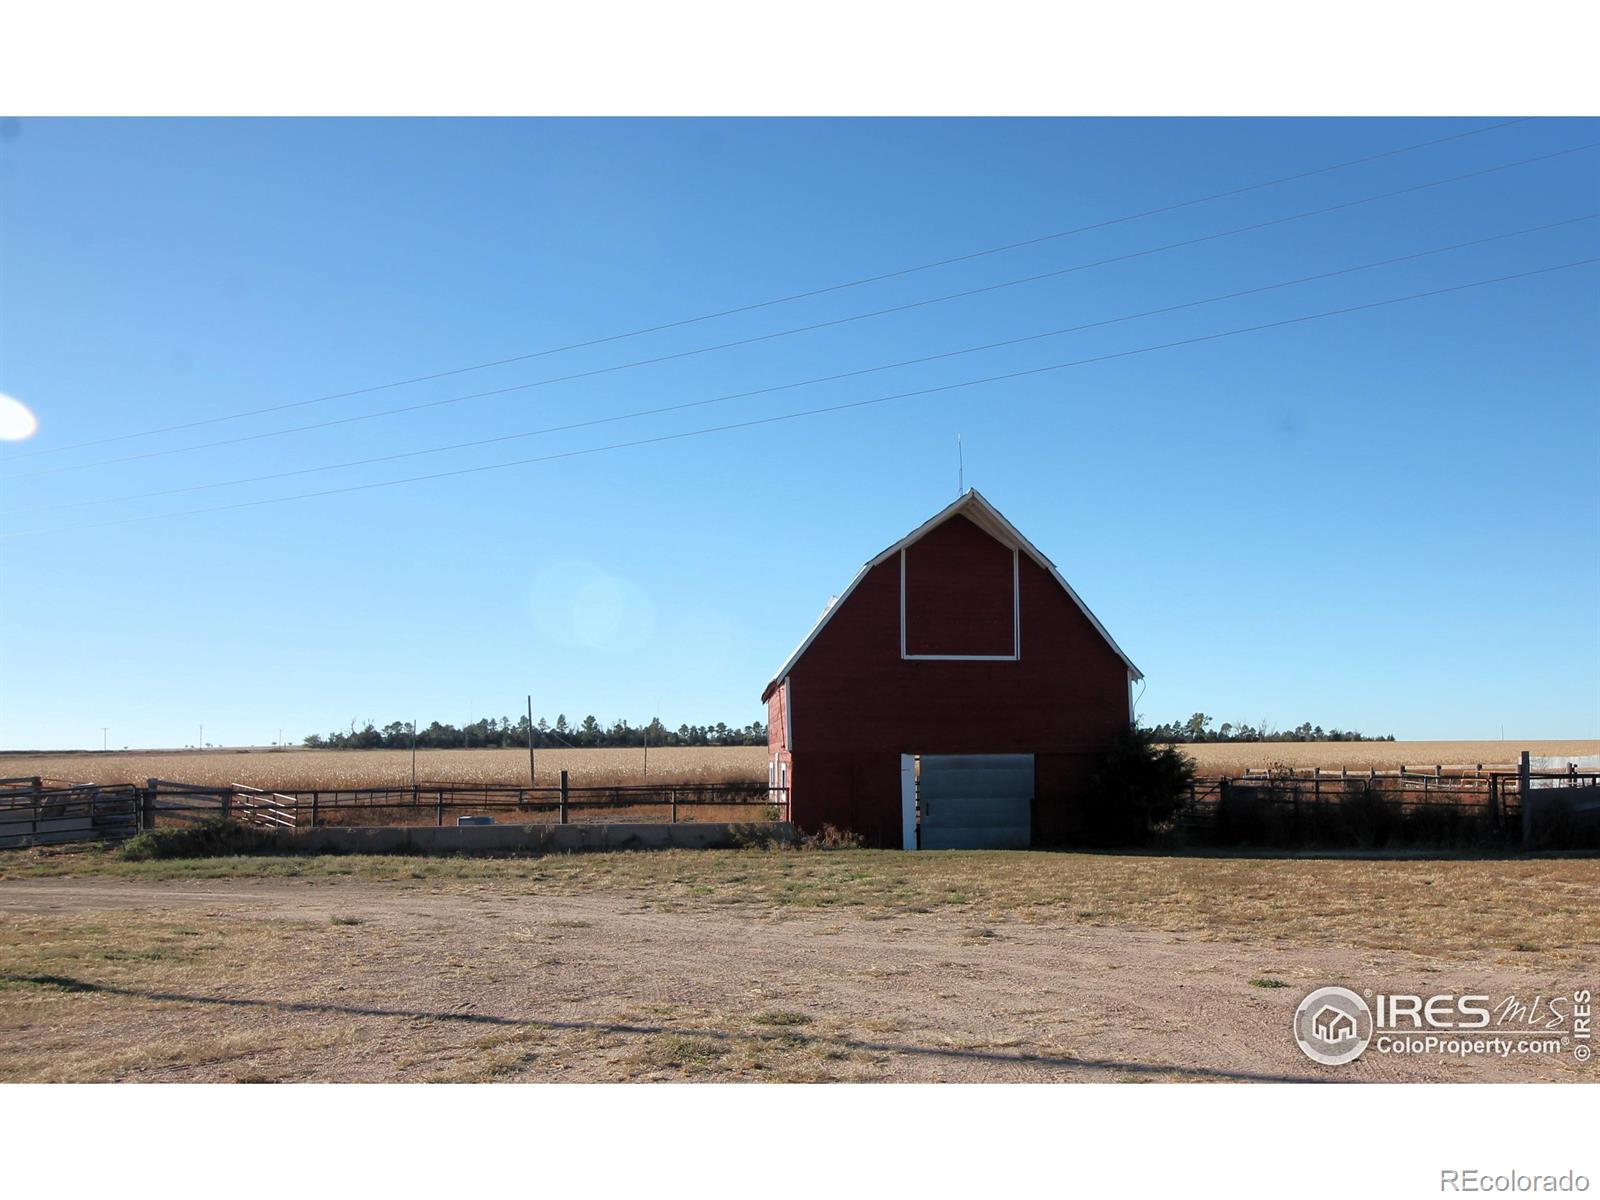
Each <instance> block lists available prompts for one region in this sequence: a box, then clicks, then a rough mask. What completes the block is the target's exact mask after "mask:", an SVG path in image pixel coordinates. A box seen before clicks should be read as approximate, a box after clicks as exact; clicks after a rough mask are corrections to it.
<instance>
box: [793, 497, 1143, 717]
mask: <svg viewBox="0 0 1600 1200" xmlns="http://www.w3.org/2000/svg"><path fill="white" fill-rule="evenodd" d="M957 516H960V517H965V518H966V519H967V520H969V521H971V522H972V523H973V524H974V525H976V526H977V527H978V528H979V529H981V530H983V531H984V532H985V533H987V534H988V535H989V536H990V537H992V538H994V539H995V541H997V542H999V543H1000V544H1001V545H1003V546H1005V547H1006V548H1007V549H1010V550H1019V551H1021V552H1022V553H1023V554H1026V555H1027V556H1028V557H1029V558H1031V559H1032V560H1033V561H1034V562H1036V563H1038V564H1039V566H1041V567H1043V568H1044V569H1045V570H1046V571H1048V572H1049V573H1050V577H1051V578H1052V579H1054V580H1055V581H1056V582H1057V583H1059V584H1060V585H1061V588H1062V590H1063V591H1064V592H1066V593H1067V595H1068V596H1070V597H1072V602H1073V603H1074V604H1076V605H1077V606H1078V609H1079V611H1080V612H1082V613H1083V615H1084V616H1085V617H1087V618H1089V624H1091V625H1093V626H1094V628H1095V632H1096V633H1098V634H1099V635H1100V636H1101V637H1102V638H1104V639H1105V641H1106V645H1108V646H1110V647H1111V649H1112V650H1113V651H1114V652H1115V653H1116V655H1117V657H1118V658H1120V659H1121V660H1122V661H1123V662H1124V663H1125V664H1126V665H1127V668H1128V674H1129V676H1130V677H1131V678H1133V679H1143V678H1144V672H1143V671H1141V670H1139V668H1138V667H1136V666H1134V665H1133V660H1132V659H1130V658H1129V657H1128V656H1127V655H1126V654H1124V653H1123V652H1122V647H1121V646H1119V645H1117V642H1116V639H1115V638H1113V637H1112V636H1111V635H1110V634H1109V633H1107V632H1106V627H1105V626H1104V625H1102V624H1100V618H1098V617H1097V616H1095V615H1094V613H1092V612H1090V611H1089V606H1088V605H1087V604H1085V603H1084V602H1083V598H1082V597H1081V596H1079V595H1078V593H1077V592H1075V591H1073V590H1072V585H1071V584H1070V583H1068V582H1067V581H1066V579H1065V578H1063V577H1062V574H1061V572H1060V571H1058V570H1057V569H1056V565H1055V563H1053V562H1051V561H1050V560H1049V559H1048V558H1046V557H1045V556H1044V554H1043V553H1041V552H1040V550H1039V548H1038V547H1037V546H1035V545H1034V544H1033V543H1032V542H1030V541H1029V540H1028V539H1027V538H1025V537H1023V536H1022V533H1021V531H1020V530H1018V529H1017V527H1016V526H1015V525H1013V524H1012V523H1011V522H1010V521H1008V520H1006V518H1005V516H1004V514H1002V513H1001V512H1000V510H999V509H998V508H996V507H995V506H994V505H992V504H990V503H989V501H988V500H986V499H984V497H983V495H982V494H981V493H980V492H979V491H978V489H977V488H968V489H967V490H966V491H965V492H963V493H962V494H961V496H960V498H958V499H957V500H956V502H955V503H954V504H951V505H949V506H947V507H946V508H944V509H942V510H940V511H939V512H937V513H935V514H934V515H933V516H931V517H929V518H928V519H927V520H926V521H924V522H923V523H922V524H921V525H918V526H917V527H916V528H915V529H913V530H912V531H911V532H910V533H908V534H906V536H905V537H903V538H901V539H900V540H899V541H898V542H896V543H895V544H894V545H892V546H890V547H889V548H888V549H886V550H885V551H883V553H882V554H879V555H877V556H876V557H874V558H872V559H871V560H870V561H868V562H867V563H866V564H865V565H863V566H862V568H861V569H860V570H859V571H857V572H856V573H855V575H854V577H852V578H851V580H850V585H849V586H848V587H846V588H845V589H844V591H843V592H841V593H840V594H839V595H838V596H836V597H835V598H834V599H832V600H830V601H829V602H828V606H827V607H826V608H824V609H823V610H822V615H821V616H819V617H818V618H817V623H816V624H815V625H813V626H812V627H811V632H810V633H808V634H806V637H805V640H804V641H802V642H801V643H800V644H799V645H798V646H796V647H795V650H794V653H793V654H791V655H789V657H788V658H787V659H786V660H785V661H784V664H783V666H781V667H779V668H778V670H777V672H776V673H775V674H774V675H773V676H772V678H771V680H769V681H768V683H767V686H766V687H765V688H764V689H762V692H761V698H762V699H763V700H765V699H766V698H767V697H768V696H770V695H771V694H772V689H773V688H775V687H776V686H777V685H778V684H779V683H781V682H783V678H784V676H785V675H787V674H788V673H789V672H790V671H791V670H793V668H794V665H795V663H797V662H799V661H800V657H801V655H803V654H804V653H805V652H806V650H807V649H808V648H809V647H810V645H811V643H812V642H814V641H816V640H817V635H818V634H819V633H821V632H822V629H823V626H825V625H827V623H828V621H829V619H830V618H831V617H832V616H833V614H834V613H836V612H838V611H839V606H840V605H842V604H843V603H844V602H845V601H846V600H848V599H849V598H850V593H851V592H853V591H855V590H856V586H857V585H858V584H859V583H860V582H861V581H862V580H863V579H865V578H866V577H867V573H868V572H869V571H871V570H872V569H873V568H874V567H876V566H878V565H879V564H880V563H883V562H886V561H888V560H889V559H891V558H893V557H894V556H895V555H897V554H899V553H900V551H902V550H904V549H905V548H906V547H907V546H909V545H911V544H912V543H913V542H917V541H920V540H921V539H922V538H923V537H925V536H927V535H928V534H929V533H931V532H932V531H933V530H935V529H937V528H938V527H939V526H940V525H943V524H944V523H945V522H946V521H948V520H950V518H951V517H957Z"/></svg>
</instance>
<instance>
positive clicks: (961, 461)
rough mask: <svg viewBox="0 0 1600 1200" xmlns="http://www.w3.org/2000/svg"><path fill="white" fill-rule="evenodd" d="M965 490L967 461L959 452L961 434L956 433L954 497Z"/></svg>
mask: <svg viewBox="0 0 1600 1200" xmlns="http://www.w3.org/2000/svg"><path fill="white" fill-rule="evenodd" d="M966 490H967V462H966V459H965V458H963V457H962V454H961V435H960V434H959V433H958V434H956V499H958V500H959V499H960V498H961V496H962V494H963V493H964V492H965V491H966Z"/></svg>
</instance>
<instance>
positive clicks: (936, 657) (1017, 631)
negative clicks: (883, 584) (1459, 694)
mask: <svg viewBox="0 0 1600 1200" xmlns="http://www.w3.org/2000/svg"><path fill="white" fill-rule="evenodd" d="M909 549H910V547H909V546H905V547H902V548H901V550H900V657H901V659H902V660H904V661H906V662H1018V661H1020V660H1021V658H1022V566H1021V558H1020V554H1019V551H1018V548H1017V547H1012V549H1011V653H1010V654H910V653H908V652H907V650H906V551H907V550H909Z"/></svg>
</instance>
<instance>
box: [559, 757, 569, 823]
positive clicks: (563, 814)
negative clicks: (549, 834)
mask: <svg viewBox="0 0 1600 1200" xmlns="http://www.w3.org/2000/svg"><path fill="white" fill-rule="evenodd" d="M567 791H568V785H567V772H566V770H565V769H563V770H562V772H561V823H562V824H563V825H565V824H566V823H567Z"/></svg>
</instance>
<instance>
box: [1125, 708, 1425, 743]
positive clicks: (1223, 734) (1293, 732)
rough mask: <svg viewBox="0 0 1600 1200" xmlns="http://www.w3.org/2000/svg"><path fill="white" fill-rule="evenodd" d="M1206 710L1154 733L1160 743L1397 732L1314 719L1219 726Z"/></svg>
mask: <svg viewBox="0 0 1600 1200" xmlns="http://www.w3.org/2000/svg"><path fill="white" fill-rule="evenodd" d="M1211 720H1212V718H1211V717H1210V716H1209V715H1207V714H1206V713H1195V714H1194V715H1193V716H1191V717H1190V718H1189V719H1188V720H1187V721H1174V722H1172V723H1171V724H1167V725H1156V726H1154V727H1152V728H1151V730H1150V732H1151V734H1152V736H1153V737H1154V740H1155V741H1156V742H1158V743H1163V744H1166V743H1173V742H1392V741H1394V734H1392V733H1385V734H1376V735H1370V736H1369V735H1368V734H1365V733H1358V732H1356V731H1355V730H1354V729H1339V728H1333V729H1324V728H1323V727H1322V726H1321V725H1313V724H1312V723H1311V722H1310V721H1307V722H1305V723H1304V724H1302V725H1296V726H1295V727H1294V728H1293V729H1289V730H1282V731H1280V730H1278V729H1275V728H1273V727H1272V726H1271V725H1269V724H1268V723H1267V722H1266V721H1262V722H1261V723H1260V724H1259V725H1252V724H1250V723H1249V722H1248V721H1240V722H1238V723H1234V722H1232V721H1224V722H1223V723H1222V724H1221V725H1218V726H1216V727H1215V728H1213V727H1212V725H1211Z"/></svg>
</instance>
